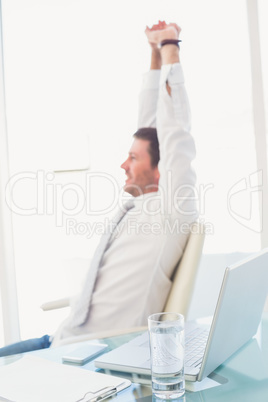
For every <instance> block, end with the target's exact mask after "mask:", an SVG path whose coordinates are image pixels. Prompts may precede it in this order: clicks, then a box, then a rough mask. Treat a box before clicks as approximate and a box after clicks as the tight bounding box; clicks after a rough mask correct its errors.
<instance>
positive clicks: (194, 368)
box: [94, 248, 268, 381]
mask: <svg viewBox="0 0 268 402" xmlns="http://www.w3.org/2000/svg"><path fill="white" fill-rule="evenodd" d="M267 294H268V248H267V249H264V250H262V251H261V252H259V253H256V254H254V255H253V256H250V257H248V258H246V259H243V260H242V261H239V262H238V263H236V264H233V265H231V266H229V267H227V268H226V269H225V273H224V277H223V281H222V286H221V289H220V293H219V297H218V301H217V305H216V309H215V312H214V316H213V319H212V322H211V324H210V325H200V324H198V323H197V322H196V321H195V322H191V321H189V322H186V324H185V379H186V380H187V381H201V380H202V379H204V378H205V377H207V376H208V375H209V374H210V373H212V371H213V370H215V369H216V368H217V367H218V366H219V365H221V364H222V363H223V362H224V361H225V360H226V359H228V358H229V357H230V356H231V355H232V354H233V353H234V352H236V351H237V350H238V349H239V348H241V347H242V346H243V345H244V344H245V343H246V342H248V341H249V340H250V339H251V338H252V337H253V336H254V335H255V334H256V332H257V330H258V326H259V323H260V321H261V316H262V312H263V308H264V304H265V301H266V297H267ZM201 338H202V339H201ZM192 344H194V346H192ZM197 345H198V346H197ZM94 363H95V366H96V367H98V368H102V369H108V370H114V371H120V372H124V373H132V374H137V375H141V376H150V375H151V371H150V350H149V335H148V332H145V333H143V334H141V335H139V336H137V337H135V338H134V339H132V340H131V341H129V342H127V343H125V344H123V345H121V346H120V347H118V348H116V349H114V350H112V351H110V352H108V353H105V354H103V355H101V356H100V357H98V358H97V359H96V360H95V361H94Z"/></svg>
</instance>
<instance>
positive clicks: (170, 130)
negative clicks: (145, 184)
mask: <svg viewBox="0 0 268 402" xmlns="http://www.w3.org/2000/svg"><path fill="white" fill-rule="evenodd" d="M155 27H156V29H152V28H151V29H148V31H147V37H148V40H149V41H150V43H153V44H154V45H156V46H159V47H160V56H161V62H162V67H161V75H160V84H159V94H158V102H157V123H156V128H157V135H158V140H159V148H160V162H159V172H160V181H159V190H160V191H162V192H163V194H168V196H169V197H170V200H169V201H168V204H170V205H171V206H172V208H171V210H172V211H170V212H171V215H173V216H174V213H175V214H176V215H181V216H180V220H181V221H189V220H194V219H195V218H196V205H195V200H194V195H195V182H196V176H195V172H194V171H193V169H192V166H191V165H192V161H193V159H194V157H195V144H194V140H193V137H192V136H191V133H190V130H191V121H190V107H189V102H188V96H187V93H186V89H185V86H184V76H183V71H182V67H181V64H180V55H179V52H180V49H179V35H180V31H181V30H180V28H179V27H178V26H177V25H176V24H168V25H167V24H166V25H165V26H160V27H157V26H155ZM153 28H154V27H153ZM161 44H162V46H161Z"/></svg>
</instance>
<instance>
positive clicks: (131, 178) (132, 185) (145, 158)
mask: <svg viewBox="0 0 268 402" xmlns="http://www.w3.org/2000/svg"><path fill="white" fill-rule="evenodd" d="M134 138H135V139H134V141H133V144H132V146H131V148H130V150H129V154H128V158H127V159H126V160H125V162H124V163H122V165H121V168H123V169H125V172H126V176H127V179H126V183H125V186H124V190H125V191H126V192H128V193H129V194H131V195H133V197H137V196H139V195H142V194H146V193H151V192H155V191H157V189H158V182H159V177H160V173H159V170H158V162H159V143H158V138H157V132H156V129H155V128H143V129H140V130H138V131H137V132H136V133H135V134H134Z"/></svg>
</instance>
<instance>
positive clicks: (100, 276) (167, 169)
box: [0, 21, 197, 356]
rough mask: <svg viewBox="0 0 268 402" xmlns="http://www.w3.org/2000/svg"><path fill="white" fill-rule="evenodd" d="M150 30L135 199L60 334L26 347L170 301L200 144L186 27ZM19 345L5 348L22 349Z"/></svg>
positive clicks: (127, 319) (131, 180) (140, 316)
mask: <svg viewBox="0 0 268 402" xmlns="http://www.w3.org/2000/svg"><path fill="white" fill-rule="evenodd" d="M145 33H146V35H147V38H148V41H149V44H150V46H151V67H150V71H149V72H148V73H147V74H146V75H145V76H144V79H143V86H142V91H141V95H140V106H139V129H138V131H137V132H136V133H135V134H134V141H133V144H132V146H131V148H130V151H129V154H128V157H127V159H126V160H125V162H124V163H123V164H122V165H121V167H122V168H123V169H124V170H125V173H126V182H125V186H124V190H125V191H126V192H127V193H129V194H131V195H132V198H131V200H130V201H131V202H130V204H129V203H128V206H121V208H120V209H121V214H120V216H118V217H117V218H116V220H115V222H114V225H113V228H114V230H113V231H112V233H110V234H109V233H108V234H106V238H105V239H104V241H103V240H101V242H100V246H99V248H98V250H97V251H96V254H95V256H94V257H93V261H94V262H92V264H91V267H90V270H89V273H88V277H87V278H86V281H85V286H84V289H83V291H82V293H81V295H79V296H78V298H77V299H76V300H75V301H74V303H73V306H72V309H71V314H70V316H69V317H68V318H67V319H66V320H65V321H64V322H63V323H62V325H61V326H60V328H59V329H58V330H57V331H56V333H55V334H54V336H53V337H48V336H47V335H46V336H45V337H43V338H41V339H36V340H29V341H24V342H20V343H19V345H20V349H19V351H20V352H22V351H26V350H33V349H38V348H45V347H49V346H50V344H51V341H52V345H53V346H55V345H58V344H59V343H60V341H61V340H62V339H65V338H68V337H72V336H76V335H81V334H85V333H94V332H97V331H101V330H105V329H110V328H113V329H117V328H127V327H134V326H139V325H145V324H146V323H147V317H148V316H149V315H150V314H152V313H154V312H158V311H162V309H163V307H164V304H165V301H166V298H167V296H168V293H169V290H170V286H171V281H170V277H171V275H172V273H173V270H174V267H175V265H176V263H177V262H178V260H179V258H180V256H181V255H182V252H183V248H184V246H185V243H186V240H187V237H188V234H189V231H190V225H191V223H192V222H193V221H194V220H195V219H196V216H197V213H196V206H195V202H194V185H195V174H194V172H193V170H192V168H191V162H192V160H193V158H194V156H195V146H194V141H193V138H192V137H191V135H190V111H189V106H188V99H187V94H186V92H185V88H184V79H183V73H182V69H181V65H180V58H179V39H178V38H179V34H180V28H179V27H178V26H177V25H176V24H166V23H165V22H160V21H159V23H158V24H156V25H154V26H153V27H152V28H148V27H147V28H146V30H145ZM159 153H160V161H159ZM158 162H159V163H158ZM12 346H13V349H12V350H11V349H8V348H11V347H5V348H2V352H1V351H0V355H2V356H3V355H4V354H3V353H6V354H9V353H16V350H15V349H14V345H12ZM14 350H15V351H14Z"/></svg>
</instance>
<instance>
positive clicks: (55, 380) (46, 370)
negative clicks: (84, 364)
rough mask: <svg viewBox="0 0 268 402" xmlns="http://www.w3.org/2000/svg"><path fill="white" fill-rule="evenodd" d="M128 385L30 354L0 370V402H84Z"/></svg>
mask: <svg viewBox="0 0 268 402" xmlns="http://www.w3.org/2000/svg"><path fill="white" fill-rule="evenodd" d="M130 384H131V382H130V381H128V380H124V379H122V378H119V377H114V376H110V375H106V374H101V373H96V372H94V371H88V370H85V369H81V368H78V367H71V366H67V365H63V364H60V363H55V362H51V361H49V360H45V359H41V358H40V357H36V356H32V355H26V356H23V357H22V358H21V359H20V360H17V361H16V362H14V363H12V364H9V365H6V366H2V367H0V401H1V400H6V401H12V402H13V401H16V402H37V401H38V402H78V401H79V402H80V401H81V402H82V401H83V402H85V401H91V400H94V399H95V398H96V397H100V396H101V395H103V397H105V396H106V397H108V395H110V394H111V393H115V392H117V391H121V390H122V389H124V388H126V387H128V386H130ZM1 398H2V399H1ZM95 400H96V399H95ZM98 400H101V398H100V399H98Z"/></svg>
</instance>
